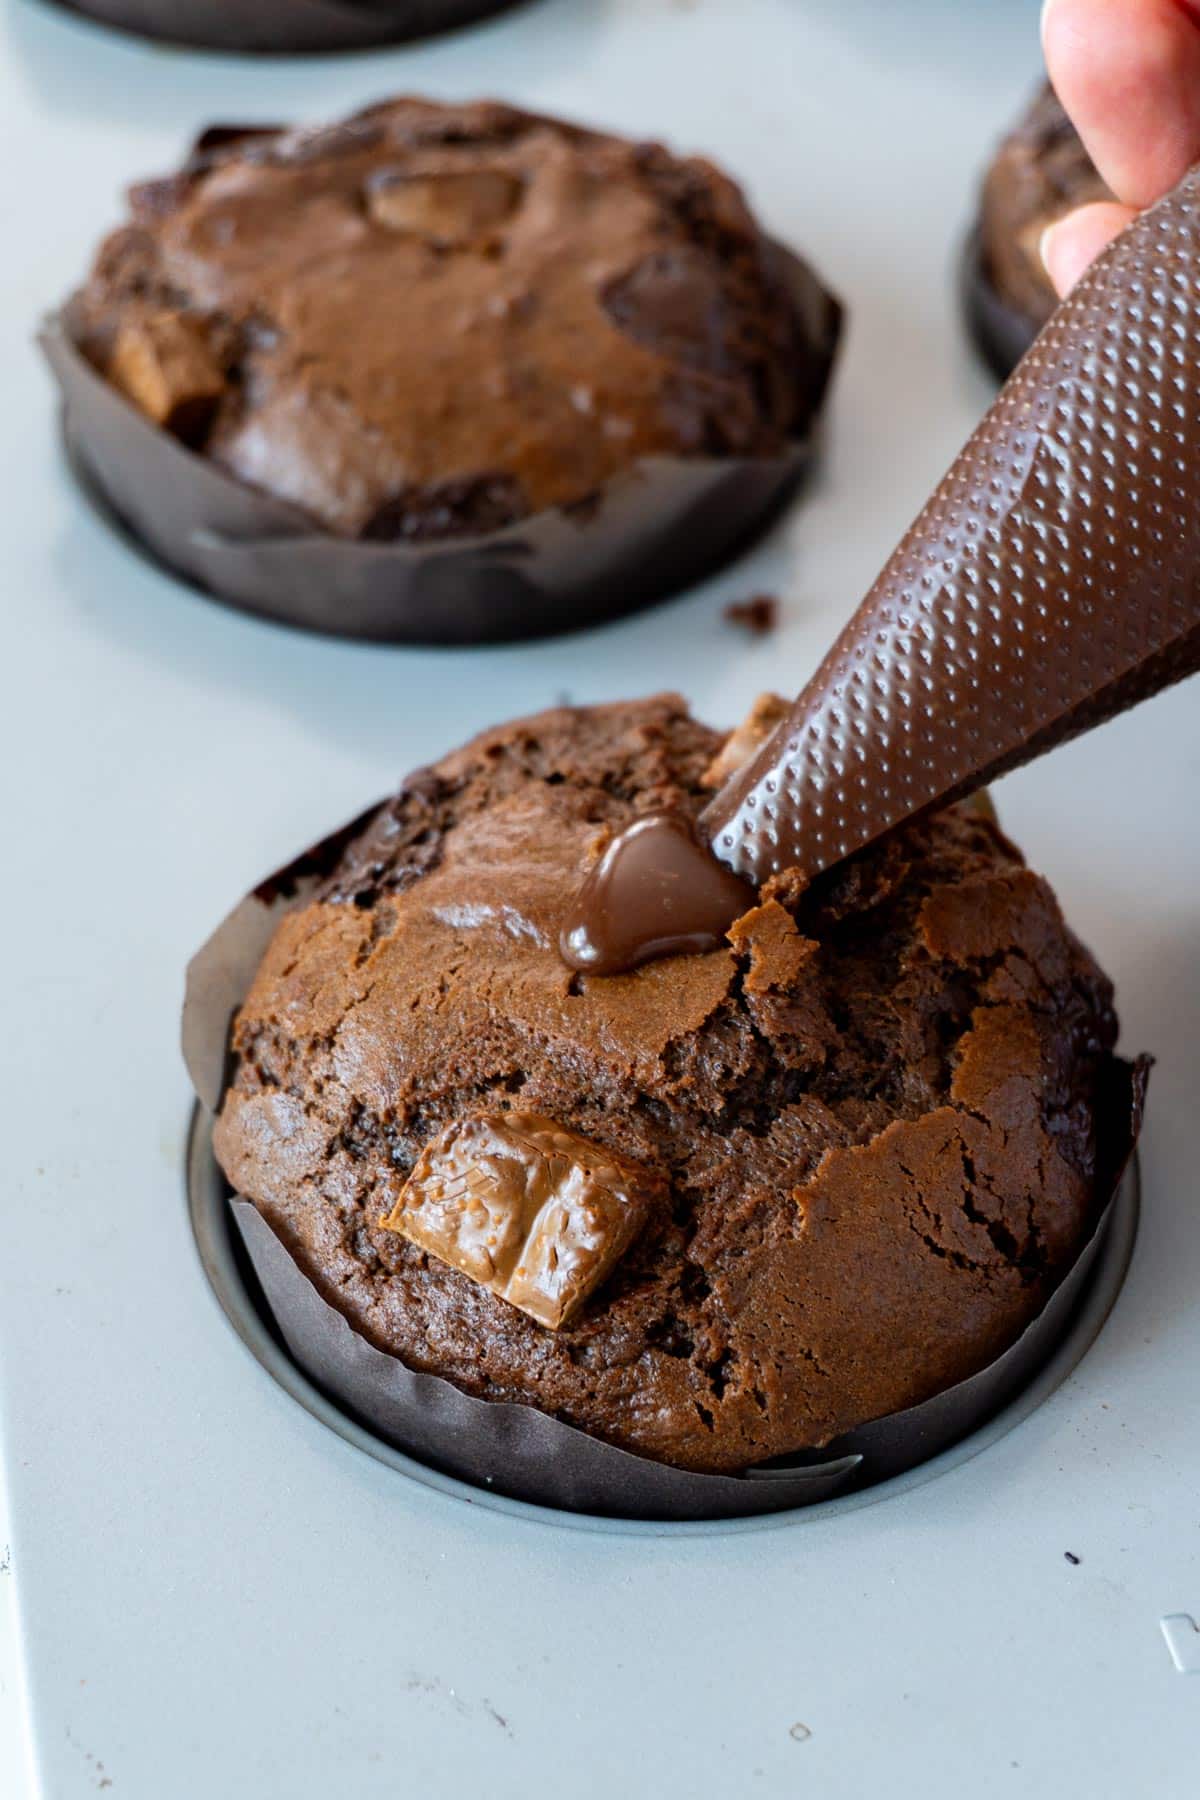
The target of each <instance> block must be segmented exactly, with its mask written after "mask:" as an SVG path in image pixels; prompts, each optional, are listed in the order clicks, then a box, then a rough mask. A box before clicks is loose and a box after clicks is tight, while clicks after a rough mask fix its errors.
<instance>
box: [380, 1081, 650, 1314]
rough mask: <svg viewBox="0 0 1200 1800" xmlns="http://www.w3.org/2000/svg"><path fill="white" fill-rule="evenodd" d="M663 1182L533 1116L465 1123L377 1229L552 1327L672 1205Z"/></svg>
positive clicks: (417, 1171)
mask: <svg viewBox="0 0 1200 1800" xmlns="http://www.w3.org/2000/svg"><path fill="white" fill-rule="evenodd" d="M665 1191H666V1184H665V1182H664V1181H663V1179H662V1177H661V1176H658V1175H654V1174H652V1173H651V1172H650V1171H649V1170H647V1169H644V1168H642V1167H641V1166H640V1165H638V1164H636V1163H632V1162H629V1161H627V1160H626V1159H625V1158H624V1157H621V1156H617V1155H614V1153H613V1152H612V1151H611V1150H606V1149H603V1148H601V1146H600V1145H598V1144H592V1143H589V1142H588V1140H587V1139H586V1138H582V1137H579V1136H577V1134H576V1133H575V1132H573V1131H566V1130H564V1129H563V1127H562V1126H561V1125H557V1124H556V1123H555V1122H554V1120H553V1119H546V1118H542V1117H541V1116H540V1115H539V1114H538V1113H519V1112H506V1113H482V1114H479V1115H477V1116H476V1117H474V1118H469V1119H458V1120H456V1121H455V1122H454V1123H453V1124H452V1125H448V1126H447V1127H446V1129H445V1130H444V1131H443V1132H442V1133H441V1134H440V1136H438V1137H437V1138H435V1139H434V1140H433V1142H432V1143H431V1144H427V1145H426V1146H425V1148H424V1150H423V1151H422V1152H421V1155H420V1156H419V1158H418V1159H417V1162H416V1165H415V1167H414V1168H413V1171H412V1173H411V1175H410V1176H409V1178H408V1180H407V1181H406V1182H405V1184H404V1187H403V1189H402V1190H401V1193H400V1197H399V1199H398V1200H397V1201H396V1204H395V1206H394V1207H393V1208H392V1210H391V1212H390V1213H388V1214H387V1215H386V1216H385V1217H384V1218H382V1219H380V1221H379V1223H380V1225H381V1227H382V1228H383V1229H384V1230H385V1231H395V1232H398V1233H399V1234H400V1236H401V1237H405V1238H407V1239H408V1240H409V1242H410V1243H413V1244H417V1245H419V1247H420V1248H421V1249H422V1250H427V1251H428V1252H429V1254H430V1255H431V1256H436V1257H437V1258H438V1259H439V1260H440V1261H441V1262H445V1263H449V1264H450V1266H451V1267H452V1268H455V1269H461V1271H462V1273H463V1274H464V1275H469V1276H470V1278H471V1280H472V1281H477V1282H479V1284H480V1286H481V1287H486V1288H490V1289H491V1291H492V1293H493V1294H498V1295H499V1297H500V1298H501V1299H502V1300H507V1301H508V1302H509V1304H510V1305H511V1306H516V1307H518V1308H519V1309H520V1310H521V1311H522V1312H524V1313H528V1315H529V1317H530V1318H531V1319H536V1320H537V1322H538V1324H539V1325H546V1326H548V1327H549V1329H550V1330H551V1331H557V1330H558V1329H559V1327H560V1326H563V1325H566V1324H567V1323H569V1321H570V1320H571V1319H572V1318H573V1317H574V1315H575V1314H576V1313H577V1312H578V1311H579V1308H580V1307H581V1306H582V1305H583V1303H584V1301H585V1300H586V1299H587V1297H588V1295H589V1294H591V1293H593V1292H594V1291H595V1290H596V1288H598V1287H599V1286H600V1283H601V1282H602V1281H603V1280H604V1279H605V1278H606V1276H607V1275H608V1274H609V1272H610V1270H611V1269H612V1268H613V1267H614V1265H615V1264H616V1263H617V1261H618V1260H619V1258H620V1257H622V1256H623V1255H624V1254H625V1252H626V1250H628V1248H629V1246H630V1244H632V1242H633V1240H634V1238H635V1237H637V1235H638V1233H639V1232H640V1231H641V1229H642V1227H643V1226H644V1225H645V1223H646V1220H647V1218H648V1217H649V1214H650V1212H651V1210H652V1208H653V1207H654V1206H655V1205H656V1203H658V1202H659V1201H660V1200H662V1199H663V1198H664V1197H665Z"/></svg>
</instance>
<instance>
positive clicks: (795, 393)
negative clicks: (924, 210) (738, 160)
mask: <svg viewBox="0 0 1200 1800" xmlns="http://www.w3.org/2000/svg"><path fill="white" fill-rule="evenodd" d="M130 207H131V214H132V216H131V219H130V221H129V222H128V223H127V224H126V225H125V226H123V227H122V228H121V229H120V230H119V231H117V232H116V233H114V234H113V235H112V236H111V237H110V238H109V239H108V240H107V241H106V243H105V244H104V245H103V247H102V248H101V250H100V253H99V255H98V257H97V260H96V263H95V266H94V268H93V271H92V274H91V276H90V278H89V279H88V281H87V283H86V285H85V286H84V287H83V288H82V289H81V290H80V291H79V292H78V293H77V294H76V295H75V297H74V299H73V300H72V302H71V304H70V306H69V309H68V314H67V323H68V328H69V330H70V332H71V335H72V337H73V338H74V340H75V342H76V343H77V344H78V346H79V347H80V348H81V349H82V350H83V352H84V353H85V354H86V356H87V357H88V358H89V360H90V361H91V362H92V363H93V364H94V366H95V367H96V368H97V369H98V370H99V371H100V372H101V373H102V374H104V375H106V376H107V377H108V379H109V380H111V381H112V382H113V383H114V384H115V385H116V386H118V387H119V388H120V389H121V391H122V392H123V393H124V394H126V395H127V396H128V398H129V399H130V400H132V402H133V403H134V404H135V405H136V406H139V407H141V408H142V410H143V411H144V412H145V413H146V414H147V416H148V417H150V418H151V419H152V420H153V421H154V422H155V423H156V424H158V425H161V426H162V427H163V429H164V430H166V431H169V432H173V433H175V434H176V435H178V436H180V437H182V438H184V440H185V441H186V442H187V443H189V444H190V445H192V446H194V447H195V448H197V449H199V450H200V451H201V452H202V453H203V455H204V456H206V457H208V458H210V459H211V460H212V461H213V462H214V463H215V464H217V465H218V466H219V467H220V468H221V469H223V470H224V471H226V472H227V473H228V474H230V475H232V476H234V477H236V478H237V479H238V480H240V481H242V482H245V483H247V484H249V485H250V486H251V487H254V488H257V489H261V490H264V491H266V492H268V493H270V494H273V495H275V496H277V497H279V498H281V499H283V500H286V501H288V502H290V503H292V504H293V505H295V506H297V507H299V508H301V509H302V510H303V511H304V512H305V513H307V514H308V515H310V517H311V518H312V520H313V521H314V522H315V523H316V524H317V525H319V526H320V527H322V528H324V529H325V530H327V531H329V532H333V533H337V534H340V535H342V536H344V537H348V538H369V539H372V540H375V541H380V540H388V539H413V540H421V539H435V538H453V537H455V536H466V535H475V534H479V533H482V532H490V531H494V530H496V529H498V528H500V527H502V526H504V525H507V524H509V523H512V522H513V521H516V520H519V519H522V518H524V517H526V516H528V515H530V514H533V513H537V512H540V511H543V510H546V509H551V508H567V509H573V508H582V507H584V506H586V505H587V504H588V503H590V502H591V501H592V500H593V499H594V498H595V496H596V495H597V493H598V492H599V491H600V490H602V489H603V487H604V485H605V483H607V482H609V481H610V480H611V479H612V478H613V477H615V476H617V475H619V474H621V473H622V471H625V470H627V469H629V468H631V467H632V466H633V465H635V464H637V463H639V462H640V461H642V460H643V459H647V458H653V457H659V456H672V457H678V456H683V457H715V458H724V457H729V458H734V457H736V458H752V459H754V458H763V459H770V458H775V457H779V456H782V455H785V454H786V453H787V452H788V450H789V449H790V448H791V447H792V446H794V445H795V443H796V442H797V440H799V439H802V438H803V437H804V436H805V435H806V434H807V433H808V432H809V429H810V427H811V426H812V423H813V420H814V416H815V414H816V411H817V409H818V407H819V405H820V402H821V398H822V394H823V391H824V386H825V382H826V378H827V375H828V367H829V347H830V342H831V339H832V336H833V334H834V331H835V320H836V307H835V305H834V303H833V302H832V301H831V300H829V299H828V297H826V296H822V297H821V300H820V304H819V307H818V310H819V311H820V312H821V315H822V316H821V318H820V319H816V318H815V317H814V316H813V311H812V305H811V302H812V296H813V293H814V292H815V289H814V288H813V286H812V284H811V282H810V283H809V287H808V291H807V300H806V302H805V303H804V304H802V303H801V301H800V299H799V297H798V294H797V289H796V284H795V282H794V280H793V279H792V278H791V271H790V267H789V265H788V262H787V260H786V258H785V257H784V256H783V254H782V253H781V252H780V251H779V250H778V248H777V247H776V246H774V245H773V244H772V243H771V242H770V241H769V240H767V239H766V238H765V237H764V235H763V233H762V231H761V230H760V228H759V226H758V225H757V223H756V222H755V220H754V217H753V215H752V214H751V213H750V211H749V209H748V208H747V206H746V203H745V201H744V199H743V198H742V195H741V193H740V192H739V190H738V188H737V187H736V186H735V185H734V183H733V182H732V181H730V180H729V179H728V178H727V177H726V176H725V175H723V174H722V173H721V172H720V171H719V170H718V169H716V168H714V167H713V166H712V165H711V164H710V163H707V162H704V161H701V160H699V159H696V158H692V159H683V158H679V157H676V156H673V155H672V154H671V153H669V152H668V151H667V150H665V149H663V148H662V147H661V146H660V145H657V144H637V143H630V142H626V141H624V140H622V139H619V138H615V137H610V136H605V135H603V134H601V133H598V132H591V131H585V130H582V129H578V128H576V127H575V126H572V125H568V124H564V123H561V122H559V121H556V120H552V119H545V118H539V117H535V116H533V115H531V114H528V113H524V112H518V111H516V110H514V109H513V108H511V107H507V106H502V105H497V104H491V103H479V104H473V105H460V106H444V105H435V104H432V103H430V102H425V101H421V100H412V99H398V100H393V101H389V102H387V103H385V104H383V105H379V106H374V107H371V108H369V109H368V110H367V111H365V112H362V113H359V114H357V115H356V116H355V117H353V118H351V119H349V120H347V121H345V122H344V123H342V124H339V125H335V126H330V127H327V128H324V129H318V130H298V131H283V130H277V129H274V128H269V127H266V128H261V127H260V128H249V127H248V128H246V129H245V130H239V129H238V128H236V127H219V128H216V129H214V130H210V131H209V132H207V133H206V134H205V135H204V137H203V138H202V139H201V140H200V143H199V145H198V147H197V149H196V151H195V152H194V154H193V155H192V156H191V157H190V158H189V160H188V161H187V163H186V164H185V165H184V167H183V168H182V170H180V171H179V172H177V173H176V174H174V175H172V176H169V177H167V178H166V179H164V180H160V181H151V182H143V183H140V184H139V185H138V186H136V187H134V188H133V189H132V190H131V194H130Z"/></svg>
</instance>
